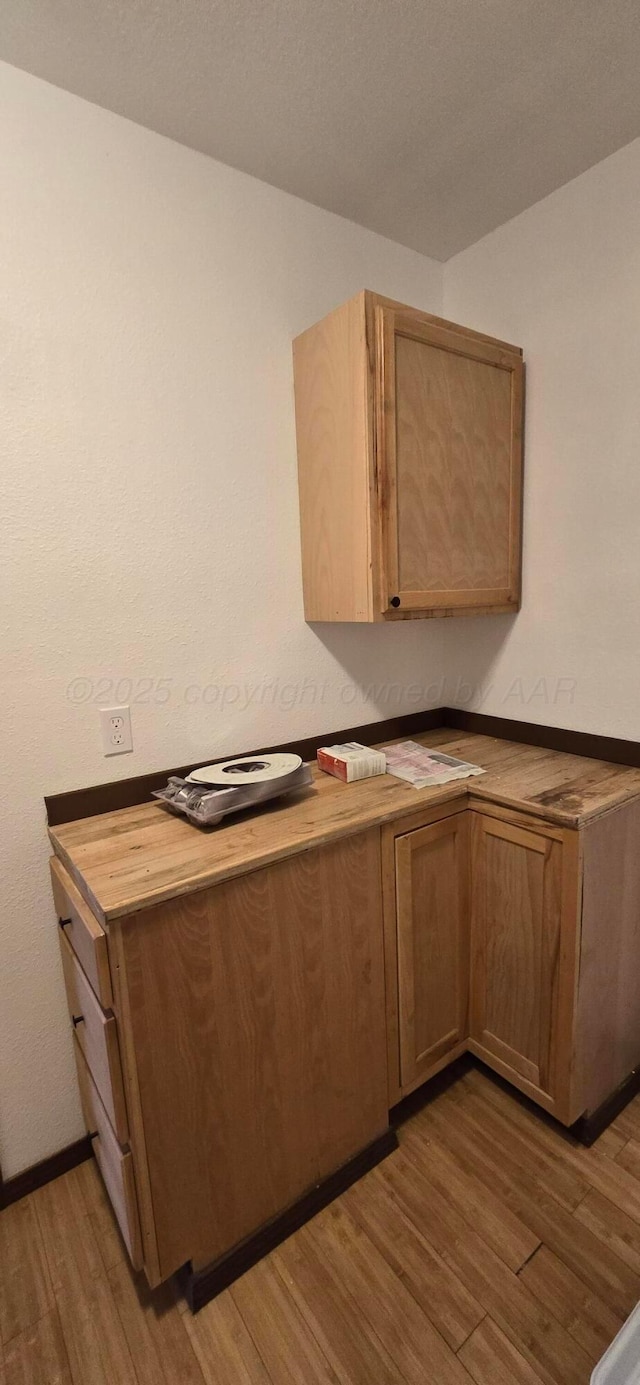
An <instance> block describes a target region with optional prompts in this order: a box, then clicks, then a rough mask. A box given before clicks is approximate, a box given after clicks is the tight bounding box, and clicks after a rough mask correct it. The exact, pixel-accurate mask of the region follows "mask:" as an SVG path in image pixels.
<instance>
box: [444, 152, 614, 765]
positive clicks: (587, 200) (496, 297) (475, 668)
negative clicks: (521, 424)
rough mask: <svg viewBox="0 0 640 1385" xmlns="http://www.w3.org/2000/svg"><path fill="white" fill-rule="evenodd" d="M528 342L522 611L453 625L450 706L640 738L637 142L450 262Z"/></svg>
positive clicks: (476, 319)
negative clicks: (513, 614) (453, 703)
mask: <svg viewBox="0 0 640 1385" xmlns="http://www.w3.org/2000/svg"><path fill="white" fill-rule="evenodd" d="M444 311H445V315H446V316H447V317H451V318H453V319H455V320H458V321H460V322H464V323H467V324H468V325H469V326H471V327H478V328H479V329H481V330H482V331H484V332H491V333H494V334H495V335H496V336H498V337H502V338H503V339H505V340H507V341H513V342H516V343H517V344H518V345H521V346H523V347H524V351H525V355H526V361H527V409H526V456H525V511H524V536H525V545H524V597H523V609H522V611H521V612H520V614H519V615H518V616H517V617H516V618H515V619H513V617H508V616H497V617H493V618H487V619H484V620H477V621H476V622H474V621H472V620H465V621H459V622H458V621H450V622H447V628H446V631H445V641H446V646H445V648H446V656H445V663H446V667H447V672H448V678H447V685H448V697H449V701H450V702H451V701H454V702H456V703H457V705H459V706H467V707H474V708H475V709H476V710H479V711H482V712H491V713H494V714H496V715H500V716H510V717H515V718H518V719H521V720H525V721H534V722H544V723H546V724H548V725H559V726H567V727H572V728H575V729H577V730H584V731H595V732H602V733H604V734H607V735H612V736H624V737H630V738H631V739H634V740H637V739H638V738H639V737H640V711H639V696H640V140H637V141H635V142H634V143H633V144H630V145H628V146H627V147H626V148H625V149H622V150H620V151H619V152H618V153H617V154H614V155H613V156H612V157H611V158H608V159H606V160H604V162H602V163H600V164H598V165H597V166H596V167H595V168H592V169H590V170H589V171H588V172H587V173H585V174H583V175H582V176H581V177H580V178H577V179H575V181H574V182H572V183H569V184H567V185H566V186H565V187H563V188H561V189H560V190H559V191H558V192H555V193H553V195H552V196H551V197H548V198H546V199H545V201H543V202H539V203H538V204H537V205H536V206H535V207H532V208H531V209H530V210H529V211H526V212H524V213H523V214H522V215H521V216H519V217H517V218H516V219H515V220H513V221H511V222H509V223H508V224H507V225H505V226H503V227H501V228H500V229H499V230H497V231H495V232H494V233H493V234H492V235H490V236H487V237H486V238H485V239H484V240H482V241H480V242H478V244H477V245H475V246H472V247H471V249H469V250H467V251H465V252H464V253H462V254H460V255H458V256H456V257H455V258H454V259H453V260H450V261H449V262H448V263H447V265H446V266H445V302H444Z"/></svg>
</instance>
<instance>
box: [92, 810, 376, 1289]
mask: <svg viewBox="0 0 640 1385" xmlns="http://www.w3.org/2000/svg"><path fill="white" fill-rule="evenodd" d="M109 944H110V950H111V954H112V957H114V958H115V959H116V965H115V974H116V976H117V978H118V979H117V981H116V999H117V1004H118V1008H119V1012H120V1013H121V1014H122V1016H123V1021H124V1027H125V1030H126V1044H127V1047H126V1051H125V1061H126V1065H127V1069H128V1071H129V1074H130V1082H131V1087H130V1096H131V1106H132V1111H131V1118H132V1121H133V1122H134V1126H135V1124H137V1126H138V1129H139V1132H140V1137H139V1139H138V1141H137V1144H138V1146H140V1145H141V1143H142V1141H144V1148H145V1151H146V1155H145V1160H144V1178H145V1181H146V1182H147V1183H148V1190H149V1198H148V1202H149V1206H152V1207H153V1227H152V1228H148V1231H149V1240H150V1241H151V1240H152V1241H153V1245H152V1247H151V1258H150V1259H149V1258H148V1262H147V1263H148V1264H149V1263H150V1264H152V1265H155V1273H154V1271H153V1270H152V1276H153V1277H154V1278H157V1279H159V1280H160V1279H165V1278H166V1277H167V1275H169V1274H171V1273H172V1272H173V1271H174V1270H176V1269H177V1268H178V1267H179V1266H180V1265H182V1264H184V1263H185V1261H187V1260H191V1261H192V1263H193V1264H194V1265H198V1264H206V1263H208V1262H210V1261H212V1260H215V1259H217V1258H219V1257H220V1256H222V1255H224V1254H225V1252H227V1251H229V1250H230V1249H231V1248H232V1247H233V1246H235V1245H236V1244H237V1243H238V1242H239V1241H241V1240H242V1239H243V1238H244V1237H246V1236H249V1235H250V1234H251V1233H252V1232H254V1231H256V1230H257V1229H258V1228H259V1227H260V1226H262V1225H263V1224H264V1223H265V1222H267V1221H269V1220H270V1219H271V1218H272V1217H274V1216H276V1214H278V1213H280V1212H282V1211H283V1210H284V1208H286V1207H288V1206H289V1205H290V1204H291V1203H293V1202H294V1201H295V1200H296V1199H297V1198H298V1197H300V1196H301V1195H302V1194H303V1193H305V1192H307V1191H308V1190H309V1189H310V1188H312V1187H313V1186H314V1185H316V1184H317V1183H319V1182H320V1181H321V1180H322V1179H324V1178H326V1177H327V1176H328V1175H329V1174H331V1173H333V1172H334V1171H335V1170H337V1169H338V1168H340V1167H341V1165H343V1164H345V1163H346V1162H347V1161H348V1160H349V1159H350V1158H351V1157H352V1156H353V1155H355V1154H356V1153H358V1152H359V1151H360V1150H361V1149H363V1148H364V1147H365V1146H366V1145H368V1144H369V1143H371V1142H372V1141H373V1140H374V1139H375V1138H376V1137H377V1136H379V1135H380V1134H382V1133H383V1132H384V1131H385V1130H386V1129H387V1127H388V1103H387V1077H386V1044H385V1019H384V962H383V938H382V903H381V890H380V840H379V832H378V831H377V830H374V831H372V832H366V833H359V834H358V835H356V836H354V837H348V838H346V839H345V840H344V841H341V842H338V843H336V844H334V845H332V846H328V847H324V848H321V849H319V850H317V851H311V852H307V853H305V855H304V856H302V857H298V858H297V859H294V860H286V861H282V862H279V863H278V864H277V865H274V866H270V867H267V868H266V869H264V870H259V871H255V872H252V873H251V874H250V875H245V876H243V877H242V878H241V879H239V880H234V881H229V882H227V883H225V884H223V885H220V886H217V887H216V888H214V889H211V890H205V891H203V892H201V893H199V894H196V895H192V896H190V897H188V898H183V899H179V900H174V901H171V902H169V903H167V904H163V905H159V906H158V907H157V908H155V909H149V910H147V911H145V912H144V913H143V914H141V915H140V916H139V917H138V918H136V919H135V921H128V920H124V921H123V922H122V923H119V924H117V925H114V926H113V927H112V928H111V929H110V931H109ZM134 1147H136V1139H135V1129H134Z"/></svg>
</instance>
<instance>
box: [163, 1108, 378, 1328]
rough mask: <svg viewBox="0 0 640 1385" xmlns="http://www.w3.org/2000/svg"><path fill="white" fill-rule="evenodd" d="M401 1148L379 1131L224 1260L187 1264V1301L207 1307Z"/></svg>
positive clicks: (184, 1284)
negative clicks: (200, 1265)
mask: <svg viewBox="0 0 640 1385" xmlns="http://www.w3.org/2000/svg"><path fill="white" fill-rule="evenodd" d="M397 1148H398V1138H397V1136H396V1133H395V1130H385V1133H384V1135H380V1136H379V1138H378V1139H377V1140H373V1141H372V1143H371V1144H370V1145H367V1147H366V1149H363V1150H361V1151H360V1153H359V1154H356V1156H355V1158H353V1159H350V1160H349V1162H348V1163H347V1164H344V1165H343V1166H342V1168H341V1169H338V1170H337V1171H336V1173H332V1174H331V1175H330V1176H329V1178H325V1180H324V1182H323V1183H320V1184H318V1187H317V1188H312V1189H311V1192H309V1193H305V1195H304V1197H301V1198H300V1199H299V1200H298V1202H296V1203H294V1205H293V1207H289V1208H288V1210H287V1211H286V1212H283V1214H282V1216H280V1217H276V1219H275V1221H272V1222H269V1224H268V1226H264V1227H262V1229H261V1230H260V1231H258V1232H256V1234H255V1236H251V1237H250V1238H249V1239H248V1240H247V1241H244V1242H243V1244H242V1245H241V1246H237V1247H236V1249H235V1250H232V1251H231V1253H230V1254H229V1255H226V1256H225V1257H224V1259H223V1260H218V1261H216V1263H215V1264H213V1265H208V1266H207V1267H206V1269H204V1270H199V1271H197V1272H196V1271H194V1270H191V1268H190V1267H189V1266H187V1267H186V1268H185V1269H184V1270H182V1271H181V1273H180V1275H179V1276H178V1278H179V1282H180V1286H181V1288H182V1290H183V1292H184V1295H185V1297H186V1300H187V1303H188V1304H189V1307H190V1309H191V1312H192V1313H197V1312H198V1311H199V1310H200V1308H204V1306H205V1304H206V1303H210V1302H211V1299H212V1298H215V1297H216V1295H217V1294H219V1293H221V1292H222V1290H223V1289H227V1288H228V1286H229V1285H230V1284H233V1281H234V1280H235V1279H239V1277H240V1275H241V1274H245V1272H246V1271H247V1270H249V1269H251V1266H252V1265H255V1264H257V1262H258V1260H262V1258H263V1256H265V1255H268V1254H269V1252H270V1251H271V1250H275V1248H276V1246H279V1245H281V1244H282V1242H283V1241H286V1239H287V1237H288V1236H291V1235H292V1234H293V1232H294V1231H297V1230H298V1229H299V1227H301V1226H303V1225H304V1223H305V1222H307V1221H309V1220H310V1218H311V1217H314V1216H315V1215H316V1213H317V1212H320V1211H322V1208H323V1207H328V1205H329V1203H330V1202H333V1201H334V1200H335V1198H337V1197H339V1196H340V1194H341V1193H344V1192H345V1191H346V1189H347V1188H350V1187H351V1184H352V1183H355V1182H356V1181H357V1179H358V1178H362V1175H363V1174H365V1173H368V1172H369V1169H373V1168H375V1166H376V1164H379V1163H380V1161H381V1160H382V1159H386V1157H387V1155H388V1154H392V1153H393V1150H394V1149H397Z"/></svg>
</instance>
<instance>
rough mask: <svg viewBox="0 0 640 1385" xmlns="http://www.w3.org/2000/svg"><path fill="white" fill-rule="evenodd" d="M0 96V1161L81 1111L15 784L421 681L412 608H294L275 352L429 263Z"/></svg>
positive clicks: (284, 388) (283, 420)
mask: <svg viewBox="0 0 640 1385" xmlns="http://www.w3.org/2000/svg"><path fill="white" fill-rule="evenodd" d="M0 112H1V118H0V141H1V145H2V148H1V154H0V160H1V164H2V170H3V172H2V217H1V224H0V257H1V260H2V265H3V274H2V286H1V288H0V295H1V306H0V434H1V436H2V449H3V459H2V479H1V483H0V484H1V488H2V502H1V505H0V527H1V531H2V539H1V542H0V602H1V615H0V619H1V622H2V627H1V636H0V638H1V648H2V710H3V727H4V736H3V759H4V765H3V771H4V780H5V792H4V794H3V795H2V803H1V806H0V852H1V857H2V859H1V864H0V894H1V901H0V955H1V957H2V965H1V967H0V1162H1V1164H2V1168H3V1172H4V1174H5V1176H7V1177H8V1176H10V1175H12V1174H14V1173H16V1172H18V1171H20V1170H21V1169H23V1168H24V1167H26V1166H27V1165H29V1164H31V1163H33V1162H35V1161H36V1160H38V1159H41V1158H43V1157H45V1156H46V1155H48V1154H49V1153H51V1152H53V1151H55V1150H56V1149H59V1148H60V1147H61V1146H63V1145H65V1144H66V1143H68V1142H70V1141H71V1140H73V1139H75V1138H77V1137H78V1136H79V1135H80V1134H81V1133H82V1124H81V1118H80V1113H79V1109H78V1104H77V1099H76V1091H75V1077H74V1073H73V1071H72V1064H73V1060H72V1054H71V1046H70V1042H69V1034H68V1022H67V1017H66V1008H65V1001H64V996H63V988H62V980H61V975H60V970H59V962H58V957H57V943H56V937H55V929H54V927H53V908H52V903H51V898H50V893H49V887H48V880H47V856H48V850H47V839H46V833H45V820H44V809H43V805H42V795H43V794H44V793H45V792H56V791H58V790H61V789H66V788H73V787H75V786H78V785H81V784H89V783H100V782H102V781H103V780H105V779H113V778H116V777H118V776H122V777H125V776H128V775H131V774H137V773H142V772H143V771H145V770H148V769H152V768H162V767H163V766H165V765H171V764H176V763H180V762H183V761H185V760H190V759H194V760H196V759H198V758H200V757H203V758H207V757H209V756H214V755H220V754H224V753H225V752H229V753H232V752H237V751H242V750H243V749H245V748H246V749H248V748H250V747H252V746H254V745H255V744H259V743H261V742H262V743H269V742H276V741H280V740H286V739H288V738H289V737H291V738H293V737H295V736H298V735H306V734H309V735H312V734H313V733H314V732H315V731H317V732H318V733H321V732H323V731H325V730H329V729H331V728H336V727H339V726H341V725H342V726H345V725H349V724H353V722H359V721H368V720H375V719H376V718H382V717H386V716H392V715H394V714H395V713H396V712H398V711H401V710H406V711H408V710H412V709H415V708H416V707H420V706H424V705H426V703H427V702H428V701H433V702H435V703H439V702H440V701H441V697H440V689H439V685H438V682H437V680H438V678H439V676H440V673H441V660H440V649H441V645H442V632H441V625H440V622H438V624H436V625H429V626H424V625H422V624H421V623H416V622H407V623H403V624H400V625H397V626H394V627H382V628H378V627H376V628H358V629H356V628H354V627H349V626H346V627H343V628H333V629H332V628H330V627H328V626H320V627H316V628H314V629H310V628H309V627H308V626H306V625H305V623H304V620H303V612H302V591H301V579H300V564H299V552H298V515H297V486H296V461H295V437H294V415H293V386H292V369H291V338H292V337H293V336H294V335H295V334H296V333H297V332H300V331H301V330H302V329H303V328H305V327H307V326H309V324H310V323H312V322H314V321H315V320H316V319H317V318H318V317H320V316H322V315H323V314H324V313H325V312H328V311H329V310H330V309H331V308H332V307H335V306H336V305H337V304H338V303H340V302H341V301H342V300H343V299H345V298H347V297H349V295H351V294H352V293H355V292H357V291H358V290H359V289H360V288H362V287H365V286H366V287H371V288H375V289H378V290H379V291H380V292H381V293H385V294H389V295H391V296H394V297H397V298H400V299H404V300H406V301H409V302H411V303H414V304H416V306H419V307H423V308H427V309H430V310H432V311H434V312H439V311H440V309H441V267H440V266H439V265H436V264H435V263H434V262H433V261H431V260H428V259H426V258H424V257H422V256H421V255H419V254H416V253H414V252H413V251H409V250H405V249H402V248H401V247H399V246H397V245H394V244H393V243H392V242H391V241H388V240H384V239H383V238H381V237H379V236H376V235H374V234H373V233H371V232H368V231H364V230H362V229H360V228H359V227H357V226H356V225H354V224H353V223H351V222H348V221H344V220H341V219H340V218H338V217H335V216H332V215H331V214H329V213H327V212H322V211H319V210H318V209H317V208H314V207H311V206H309V205H307V204H306V203H304V202H301V201H299V200H297V199H295V198H293V197H289V196H287V195H286V194H284V193H281V192H277V191H275V190H274V189H273V188H270V187H268V186H266V185H265V184H262V183H259V182H257V181H255V180H253V179H251V178H250V177H247V176H245V175H243V174H240V173H236V172H235V171H233V170H231V169H229V168H227V167H224V166H222V165H220V164H216V163H214V162H213V161H212V160H211V159H208V158H206V157H205V156H202V155H199V154H195V153H193V152H191V151H189V150H187V149H185V148H182V147H181V146H179V145H177V144H173V143H171V142H170V141H168V140H166V139H163V138H162V137H160V136H158V135H155V134H152V133H150V132H148V131H146V130H143V129H142V128H140V127H139V126H136V125H133V124H131V123H129V122H127V121H126V120H124V119H122V118H120V117H118V116H114V115H111V114H109V113H108V112H106V111H103V110H100V109H99V108H97V107H95V106H91V105H89V104H87V103H85V102H83V101H81V100H79V99H77V98H76V97H72V96H70V95H68V94H66V93H64V92H62V91H59V90H57V89H55V88H53V87H50V86H47V85H46V84H45V83H43V82H40V81H38V80H36V79H35V78H32V77H28V76H26V75H25V74H24V73H21V72H18V71H17V70H16V69H13V68H10V67H7V66H2V67H0ZM432 683H433V684H434V686H433V687H432V688H431V689H430V685H431V684H432ZM120 701H122V702H129V703H131V708H132V723H133V735H134V746H135V749H134V753H133V754H132V755H123V756H121V757H118V758H116V759H105V758H103V755H102V750H101V742H100V734H99V725H98V713H97V706H98V705H102V706H111V705H113V704H114V703H116V702H120Z"/></svg>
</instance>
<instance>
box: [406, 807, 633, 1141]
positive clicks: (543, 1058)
mask: <svg viewBox="0 0 640 1385" xmlns="http://www.w3.org/2000/svg"><path fill="white" fill-rule="evenodd" d="M462 819H464V820H465V825H464V827H462V826H461V825H460V824H461V820H462ZM410 825H411V829H412V830H410V831H406V829H404V830H403V827H402V825H401V824H399V823H398V824H392V825H391V826H390V827H387V828H385V829H384V833H385V836H386V847H385V848H384V850H385V851H386V860H387V863H388V868H387V879H388V886H387V890H386V895H385V936H386V959H387V961H386V965H387V1007H388V1016H387V1020H388V1036H389V1054H388V1057H389V1100H390V1105H393V1104H394V1103H395V1102H397V1101H399V1100H400V1099H401V1098H402V1097H404V1096H407V1095H408V1094H409V1093H410V1092H411V1091H413V1090H414V1088H415V1087H416V1086H419V1085H420V1084H421V1083H422V1082H424V1081H425V1080H426V1079H427V1078H429V1077H432V1076H434V1074H435V1073H437V1072H439V1071H440V1070H441V1068H443V1067H444V1066H446V1064H447V1063H448V1062H451V1061H452V1059H453V1058H455V1057H457V1056H459V1054H461V1053H463V1052H465V1051H469V1052H471V1053H473V1054H475V1055H476V1056H477V1057H478V1058H481V1059H482V1060H483V1062H485V1063H486V1064H487V1065H488V1066H489V1067H491V1068H493V1069H494V1071H495V1072H497V1073H499V1074H500V1075H501V1076H502V1077H504V1078H506V1079H507V1080H508V1081H509V1082H511V1083H512V1085H513V1086H514V1087H518V1088H519V1090H520V1091H522V1092H524V1093H525V1094H526V1095H527V1096H529V1097H530V1098H531V1099H532V1100H533V1101H536V1102H537V1103H538V1105H540V1106H542V1107H544V1109H545V1110H546V1111H549V1112H550V1113H551V1114H552V1115H554V1116H556V1118H557V1119H558V1120H560V1121H562V1122H563V1124H565V1125H572V1124H573V1122H574V1121H576V1120H577V1119H578V1117H579V1116H582V1115H587V1116H588V1115H591V1114H592V1113H593V1112H594V1111H595V1110H596V1109H597V1108H598V1107H599V1106H600V1105H601V1104H602V1103H603V1102H604V1101H605V1100H606V1099H607V1098H608V1097H609V1096H611V1094H612V1093H613V1092H614V1091H616V1089H617V1088H618V1087H619V1086H620V1084H621V1083H623V1082H624V1081H625V1079H626V1078H627V1077H628V1076H629V1075H630V1074H631V1073H632V1071H633V1070H634V1068H636V1067H637V1066H638V1064H639V1063H640V987H638V985H637V976H638V974H639V972H640V853H639V851H638V845H639V844H640V800H638V799H635V800H632V801H631V802H629V803H626V804H624V805H622V806H621V807H620V808H618V809H617V810H615V811H614V812H610V813H608V814H606V815H605V816H603V817H601V818H598V819H597V820H595V821H593V822H591V823H587V824H586V825H585V826H584V827H583V828H581V829H580V830H579V831H577V830H573V829H566V828H562V827H559V826H555V825H554V824H553V823H549V822H546V821H544V820H542V819H537V818H535V817H529V816H528V815H525V814H523V813H511V812H510V811H509V810H508V809H505V808H501V807H499V806H497V805H495V806H494V805H492V804H488V803H479V802H477V803H476V802H474V800H473V797H471V799H470V804H469V807H468V808H467V810H466V811H465V813H462V814H461V813H457V814H455V815H453V816H447V817H445V818H443V819H442V820H441V821H438V820H434V813H433V811H432V812H431V813H430V814H428V815H427V816H423V818H422V820H421V818H420V816H419V815H418V816H415V817H414V819H413V821H412V823H411V824H410Z"/></svg>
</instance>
